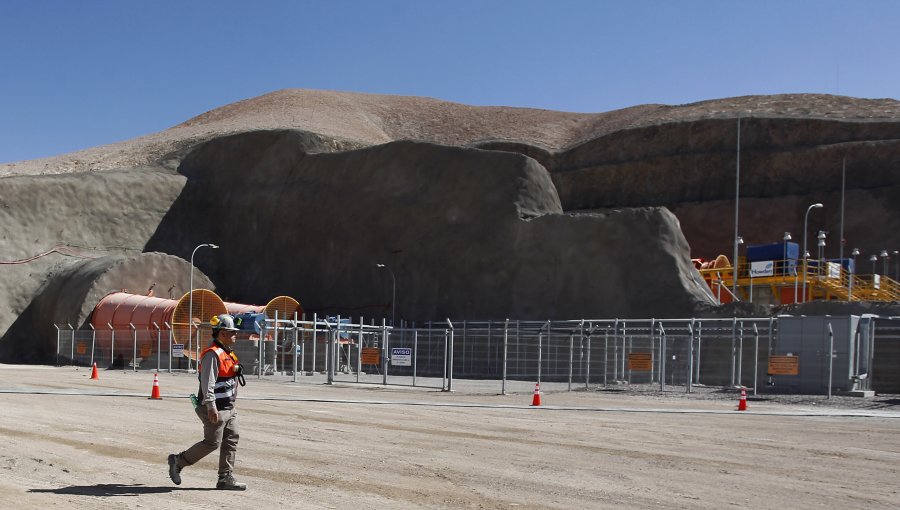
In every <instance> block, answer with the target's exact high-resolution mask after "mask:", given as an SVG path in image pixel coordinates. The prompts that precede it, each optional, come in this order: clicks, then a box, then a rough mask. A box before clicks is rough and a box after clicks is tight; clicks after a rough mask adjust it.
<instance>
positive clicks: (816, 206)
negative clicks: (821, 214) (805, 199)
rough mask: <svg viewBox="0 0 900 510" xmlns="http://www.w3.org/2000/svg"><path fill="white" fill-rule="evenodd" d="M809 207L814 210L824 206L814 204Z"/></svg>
mask: <svg viewBox="0 0 900 510" xmlns="http://www.w3.org/2000/svg"><path fill="white" fill-rule="evenodd" d="M811 207H813V208H815V209H819V208H821V207H824V206H823V205H822V204H821V203H816V204H813V205H812V206H811Z"/></svg>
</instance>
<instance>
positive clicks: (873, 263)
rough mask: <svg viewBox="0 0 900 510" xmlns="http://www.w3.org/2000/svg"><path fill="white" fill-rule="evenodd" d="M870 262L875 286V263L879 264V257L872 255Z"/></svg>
mask: <svg viewBox="0 0 900 510" xmlns="http://www.w3.org/2000/svg"><path fill="white" fill-rule="evenodd" d="M869 262H871V263H872V285H874V284H875V263H876V262H878V257H877V256H876V255H874V254H873V255H872V256H871V257H869Z"/></svg>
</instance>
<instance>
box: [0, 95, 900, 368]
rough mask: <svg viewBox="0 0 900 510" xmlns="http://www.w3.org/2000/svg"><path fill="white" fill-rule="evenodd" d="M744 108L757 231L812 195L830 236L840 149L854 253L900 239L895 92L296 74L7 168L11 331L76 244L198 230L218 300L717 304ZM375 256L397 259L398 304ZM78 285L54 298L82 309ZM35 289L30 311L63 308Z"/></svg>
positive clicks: (793, 215) (538, 310)
mask: <svg viewBox="0 0 900 510" xmlns="http://www.w3.org/2000/svg"><path fill="white" fill-rule="evenodd" d="M739 117H740V118H741V120H740V125H741V138H740V140H741V156H740V165H741V173H740V175H741V179H740V181H741V182H740V195H741V200H740V210H739V212H740V233H741V235H742V236H743V237H744V238H745V240H747V242H748V243H749V244H762V243H768V242H777V241H778V240H780V239H781V236H782V234H783V232H784V231H791V232H793V234H794V239H795V240H801V238H802V222H803V213H804V212H805V210H806V207H807V206H808V204H810V203H813V202H817V201H820V202H823V203H825V204H826V206H825V208H824V209H821V210H817V211H816V212H814V213H813V214H812V215H811V216H810V223H809V231H810V232H811V233H812V234H810V237H811V238H812V237H814V232H815V231H817V230H827V231H829V244H828V249H827V252H826V256H828V257H836V256H837V247H838V246H839V244H838V242H837V241H838V231H839V227H840V216H841V215H840V197H841V189H842V182H841V176H842V164H843V162H844V161H846V193H845V204H846V205H845V209H844V210H845V219H844V238H845V239H846V240H847V241H846V246H845V248H846V249H845V251H844V253H845V256H846V255H847V254H848V253H849V251H850V248H851V247H859V248H860V249H861V250H862V251H863V253H864V256H866V258H867V255H868V254H870V253H872V252H874V251H876V250H877V251H880V250H881V249H888V250H892V249H893V248H898V247H900V233H898V232H900V229H898V228H897V227H898V226H900V205H898V202H897V201H896V200H895V199H894V197H895V196H896V194H897V191H898V186H900V171H898V167H900V142H898V139H900V137H898V133H900V103H898V102H897V101H895V100H892V99H883V100H863V99H854V98H846V97H836V96H823V95H785V96H751V97H742V98H732V99H723V100H716V101H706V102H701V103H694V104H690V105H682V106H665V105H644V106H638V107H634V108H628V109H625V110H619V111H615V112H607V113H599V114H577V113H566V112H552V111H544V110H530V109H522V108H505V107H472V106H466V105H460V104H454V103H447V102H442V101H438V100H434V99H427V98H410V97H398V96H377V95H364V94H350V93H336V92H323V91H308V90H285V91H278V92H275V93H272V94H268V95H266V96H262V97H259V98H254V99H250V100H246V101H242V102H239V103H235V104H232V105H228V106H225V107H223V108H220V109H217V110H213V111H211V112H209V113H207V114H204V115H201V116H199V117H196V118H194V119H191V120H189V121H187V122H185V123H183V124H181V125H179V126H175V127H173V128H171V129H169V130H166V131H163V132H160V133H156V134H153V135H148V136H146V137H142V138H138V139H135V140H130V141H127V142H122V143H119V144H114V145H110V146H105V147H97V148H93V149H88V150H86V151H81V152H78V153H73V154H69V155H63V156H59V157H56V158H48V159H44V160H35V161H26V162H16V163H8V164H4V165H0V177H2V179H3V181H2V183H3V186H2V187H0V225H3V228H2V231H0V242H2V247H3V255H2V259H3V260H0V262H3V264H0V296H2V297H3V300H2V302H3V303H5V305H4V306H0V335H2V339H0V351H2V352H10V351H9V350H8V346H9V345H11V344H10V342H18V341H22V338H21V337H20V335H22V333H19V332H18V331H24V330H22V329H20V328H10V325H11V324H13V323H14V322H17V319H18V320H19V321H20V322H21V321H22V320H23V319H22V318H21V317H20V316H21V315H22V314H23V312H25V311H26V309H28V308H29V307H30V306H32V304H33V303H35V302H36V300H37V299H38V298H37V297H38V296H40V295H42V294H44V293H45V291H46V289H47V286H48V285H50V284H49V283H48V282H49V281H50V280H51V279H52V278H51V276H52V274H56V273H59V271H61V269H60V268H61V267H62V266H61V265H60V264H63V265H65V261H71V260H83V259H84V258H85V257H97V256H104V255H134V254H137V253H140V252H151V251H158V252H163V253H167V254H170V255H174V256H177V257H180V258H181V259H184V260H187V259H189V258H190V254H191V251H192V250H193V248H194V247H195V246H197V245H198V244H200V243H204V242H214V243H217V244H219V245H221V246H222V248H221V249H219V250H215V251H210V252H208V253H204V252H201V253H200V254H198V259H197V260H196V261H195V262H196V263H197V266H198V268H202V270H203V271H204V272H206V273H207V274H208V275H209V276H210V278H211V279H212V281H213V282H215V284H216V287H217V290H218V291H219V292H220V294H221V295H222V297H223V298H225V299H226V300H231V301H243V302H263V301H264V300H266V299H268V298H271V297H272V296H275V295H278V294H287V295H292V296H296V297H298V298H299V299H300V300H301V301H302V302H303V304H304V307H305V308H306V309H307V310H308V311H309V312H316V311H318V312H322V313H335V314H337V313H340V314H343V315H352V316H354V317H355V316H364V317H366V318H381V317H390V316H391V312H395V313H396V316H397V318H398V319H400V318H402V319H407V320H417V321H421V320H440V319H442V318H443V317H446V316H453V317H460V318H467V319H478V318H482V319H488V318H490V319H498V318H506V317H512V318H521V319H537V320H543V319H569V318H581V317H616V316H618V317H639V316H640V317H647V316H656V317H665V316H675V315H685V314H691V313H697V312H698V311H703V312H704V313H713V314H715V313H718V312H717V311H715V310H712V309H710V299H711V296H710V295H709V293H708V292H707V291H706V290H705V287H703V286H702V284H700V282H699V275H698V274H697V273H696V272H695V271H694V270H693V269H692V266H691V265H690V262H689V258H690V256H691V255H694V256H703V257H707V258H708V257H713V256H715V255H716V254H718V253H726V254H730V250H731V240H732V237H733V235H734V193H735V180H734V177H735V173H736V166H737V160H736V149H737V138H738V137H737V127H738V118H739ZM670 211H671V212H670ZM673 213H674V215H673ZM682 233H683V234H682ZM688 243H690V247H689V245H688ZM832 252H833V253H832ZM44 254H46V255H44ZM38 255H44V256H38ZM35 257H36V258H35ZM860 262H862V260H861V261H860ZM892 262H893V261H892ZM376 263H384V264H386V265H387V267H388V268H389V269H390V271H393V275H394V277H395V280H396V302H395V303H392V302H391V299H392V298H391V296H392V288H393V285H392V280H391V274H390V273H389V272H387V271H384V270H379V269H378V268H376V267H375V264H376ZM69 264H71V262H69ZM879 264H880V262H879ZM862 265H863V264H861V266H862ZM135 267H136V266H135ZM879 269H880V267H879ZM160 283H161V284H162V282H160ZM42 288H43V290H41V289H42ZM60 292H62V291H60ZM66 295H69V294H66ZM41 302H42V303H46V300H43V301H41ZM392 304H393V305H394V306H393V309H392ZM84 306H88V307H89V306H92V305H91V304H86V303H79V304H78V305H77V306H76V305H75V304H73V303H66V304H65V305H64V306H63V308H65V309H67V310H70V309H72V307H75V308H77V309H78V310H79V311H78V313H74V312H73V313H74V315H75V317H72V318H71V320H79V318H81V316H82V315H83V310H82V308H83V307H84ZM43 307H44V304H41V305H40V310H41V312H40V314H39V315H40V316H41V317H35V318H34V319H33V320H35V321H41V320H46V321H53V320H58V319H59V318H60V314H59V313H57V312H56V311H54V312H52V313H51V311H50V310H49V309H46V308H43ZM37 309H38V305H35V308H32V310H37ZM45 317H46V319H45ZM28 320H32V319H28ZM26 322H27V321H26ZM4 346H5V347H4Z"/></svg>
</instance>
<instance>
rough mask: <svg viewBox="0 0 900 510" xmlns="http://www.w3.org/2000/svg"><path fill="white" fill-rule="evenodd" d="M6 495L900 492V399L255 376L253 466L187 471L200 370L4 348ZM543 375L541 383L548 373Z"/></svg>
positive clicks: (346, 504)
mask: <svg viewBox="0 0 900 510" xmlns="http://www.w3.org/2000/svg"><path fill="white" fill-rule="evenodd" d="M0 375H2V381H3V382H2V383H0V402H2V403H3V413H2V418H0V440H2V444H3V448H2V449H0V507H3V508H34V509H38V508H40V509H45V508H53V507H65V508H67V509H82V508H83V509H98V508H99V509H113V508H115V509H119V508H150V509H156V510H164V509H181V508H229V509H232V508H253V507H255V508H266V509H268V508H390V509H402V508H490V509H493V508H517V509H518V508H710V509H713V508H715V509H721V508H822V507H827V508H869V509H872V508H896V507H897V501H898V489H897V481H898V480H900V433H898V432H900V405H898V404H897V403H896V399H884V398H882V399H881V400H879V401H873V400H870V401H868V402H867V403H864V404H859V402H860V399H855V400H853V401H850V402H848V403H847V404H846V405H842V404H840V402H836V401H832V402H830V403H825V404H822V403H821V402H820V401H819V400H816V399H809V398H807V399H805V400H804V399H794V400H795V401H790V400H791V399H788V400H787V401H779V400H778V399H765V400H764V399H756V400H751V402H750V409H749V410H748V411H747V412H743V413H741V412H737V411H735V404H736V400H734V398H733V395H731V394H727V392H723V391H721V390H719V391H712V390H708V391H701V392H700V393H701V395H703V394H706V396H700V397H686V396H685V395H684V394H683V393H680V392H678V393H676V392H673V393H671V394H662V395H661V394H658V393H657V394H651V393H649V392H647V393H645V394H642V393H641V392H633V391H632V392H624V391H596V390H589V391H573V392H567V391H564V390H565V386H564V385H557V386H554V385H547V387H546V388H545V389H544V394H543V395H542V403H543V405H542V406H541V407H539V408H535V407H531V406H530V405H529V404H530V403H531V399H532V395H531V394H530V392H529V391H528V386H527V385H524V384H520V385H518V386H516V387H515V388H514V389H515V392H513V393H510V394H507V395H499V394H497V392H496V391H493V392H492V391H487V392H486V391H483V390H484V388H485V386H484V385H485V383H484V382H478V383H474V382H473V383H471V384H467V383H466V382H464V381H454V390H455V391H453V392H450V393H448V392H441V391H439V390H436V389H429V388H412V387H385V386H380V385H375V384H369V385H353V384H346V383H339V384H337V385H334V386H329V385H325V384H322V382H323V379H321V378H320V377H319V376H314V377H302V378H300V379H299V380H298V382H297V383H293V382H291V378H290V377H283V376H276V377H266V378H263V379H262V380H258V379H256V378H250V379H249V381H248V384H247V386H246V387H244V388H242V389H241V393H240V397H239V400H238V409H239V414H240V428H241V440H240V446H239V450H238V461H237V469H236V477H237V478H238V479H239V480H241V481H244V482H246V483H247V484H248V485H249V489H248V490H247V491H246V492H241V493H234V492H224V491H216V490H214V489H213V487H214V485H215V478H216V474H215V468H216V460H215V458H214V457H215V456H214V455H211V456H210V457H207V458H206V459H204V460H203V461H201V462H200V463H198V464H197V465H195V466H192V467H189V468H187V469H185V470H184V472H183V478H184V482H183V483H182V485H180V486H175V485H173V484H172V483H171V481H169V478H168V475H167V470H166V455H167V454H168V453H170V452H177V451H180V450H182V449H184V448H185V447H187V446H189V445H190V444H192V443H193V442H194V441H196V440H197V439H199V438H200V433H201V427H200V422H199V421H198V420H197V418H196V417H195V416H194V414H193V412H192V411H191V407H190V402H189V400H188V398H187V395H188V394H189V393H191V392H194V391H195V388H196V385H197V380H196V376H195V375H191V374H186V373H177V374H168V373H162V374H160V376H159V377H160V388H161V393H162V396H163V398H162V400H150V399H148V398H147V397H149V396H150V390H151V385H152V380H153V374H152V373H148V372H138V373H132V372H121V371H108V370H101V371H100V378H99V380H91V379H90V370H89V369H84V368H81V369H76V368H71V367H63V368H56V367H43V366H21V365H0ZM531 387H532V388H533V386H531Z"/></svg>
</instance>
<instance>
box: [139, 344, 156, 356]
mask: <svg viewBox="0 0 900 510" xmlns="http://www.w3.org/2000/svg"><path fill="white" fill-rule="evenodd" d="M152 351H153V348H152V347H150V344H148V343H143V344H141V357H142V358H149V357H150V353H151V352H152Z"/></svg>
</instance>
